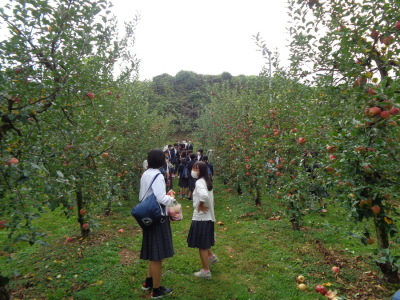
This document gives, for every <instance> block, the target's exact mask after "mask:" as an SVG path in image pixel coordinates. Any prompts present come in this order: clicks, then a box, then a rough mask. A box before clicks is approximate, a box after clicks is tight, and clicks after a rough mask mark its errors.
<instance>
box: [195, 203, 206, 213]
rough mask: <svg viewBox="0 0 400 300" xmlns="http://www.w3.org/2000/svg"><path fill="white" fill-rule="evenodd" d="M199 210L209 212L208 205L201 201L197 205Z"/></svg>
mask: <svg viewBox="0 0 400 300" xmlns="http://www.w3.org/2000/svg"><path fill="white" fill-rule="evenodd" d="M197 211H202V212H207V211H208V207H207V206H205V205H204V202H200V203H199V206H198V207H197Z"/></svg>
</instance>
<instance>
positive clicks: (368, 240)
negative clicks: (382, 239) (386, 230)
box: [367, 237, 375, 245]
mask: <svg viewBox="0 0 400 300" xmlns="http://www.w3.org/2000/svg"><path fill="white" fill-rule="evenodd" d="M367 243H368V244H370V245H372V244H373V243H375V240H374V238H373V237H369V238H368V239H367Z"/></svg>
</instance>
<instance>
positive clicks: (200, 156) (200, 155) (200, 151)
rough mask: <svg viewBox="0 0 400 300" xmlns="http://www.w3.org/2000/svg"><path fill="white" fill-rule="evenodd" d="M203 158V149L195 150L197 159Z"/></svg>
mask: <svg viewBox="0 0 400 300" xmlns="http://www.w3.org/2000/svg"><path fill="white" fill-rule="evenodd" d="M201 160H203V149H199V150H197V161H201Z"/></svg>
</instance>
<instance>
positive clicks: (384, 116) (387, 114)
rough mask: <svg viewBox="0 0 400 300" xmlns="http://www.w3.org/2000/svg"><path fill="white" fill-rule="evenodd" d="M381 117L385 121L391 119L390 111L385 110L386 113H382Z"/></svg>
mask: <svg viewBox="0 0 400 300" xmlns="http://www.w3.org/2000/svg"><path fill="white" fill-rule="evenodd" d="M379 115H380V116H381V118H383V119H387V118H390V111H388V110H384V111H383V112H381V113H380V114H379Z"/></svg>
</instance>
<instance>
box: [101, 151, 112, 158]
mask: <svg viewBox="0 0 400 300" xmlns="http://www.w3.org/2000/svg"><path fill="white" fill-rule="evenodd" d="M101 156H102V157H103V158H108V157H109V156H110V154H108V153H107V152H103V153H102V154H101Z"/></svg>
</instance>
